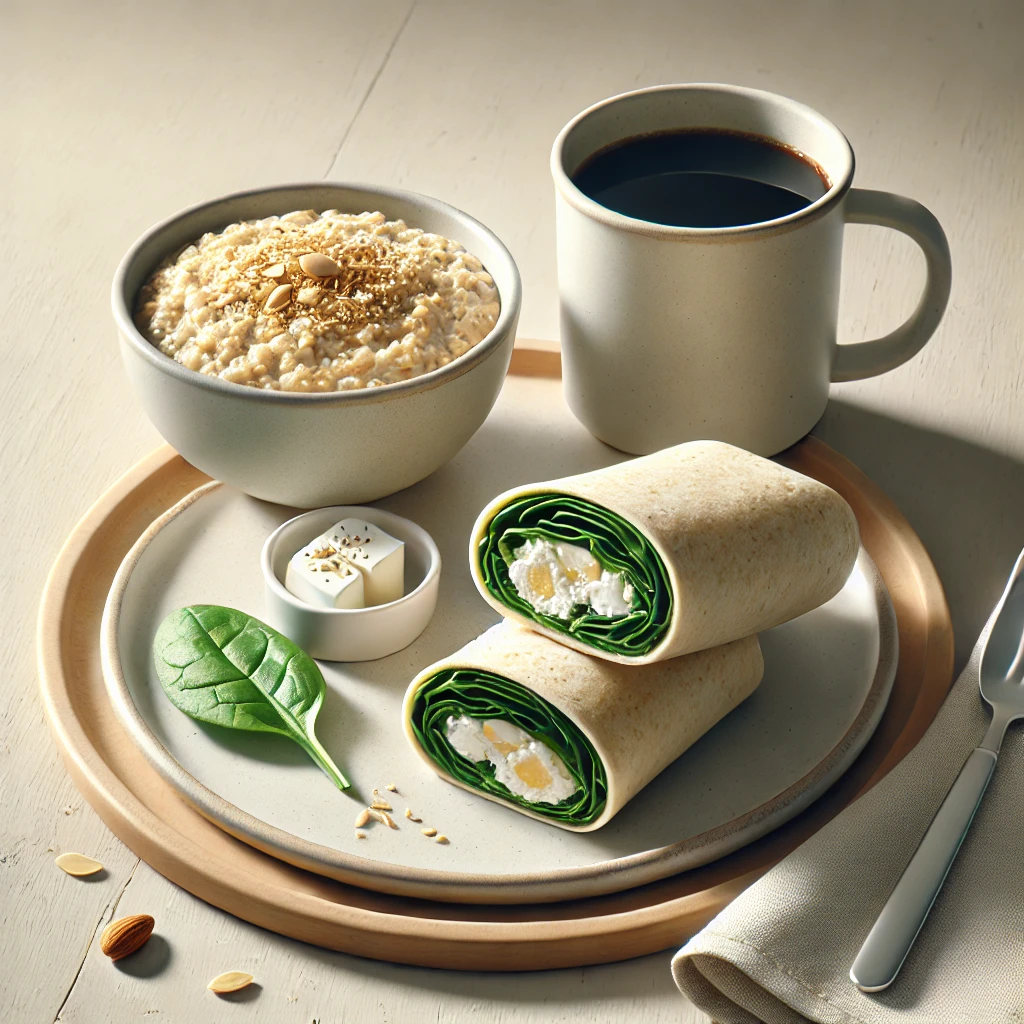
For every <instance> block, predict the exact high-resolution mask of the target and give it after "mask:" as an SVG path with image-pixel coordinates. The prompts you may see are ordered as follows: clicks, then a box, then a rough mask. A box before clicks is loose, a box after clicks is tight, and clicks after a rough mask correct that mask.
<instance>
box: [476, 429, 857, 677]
mask: <svg viewBox="0 0 1024 1024" xmlns="http://www.w3.org/2000/svg"><path fill="white" fill-rule="evenodd" d="M590 523H592V524H593V527H594V529H593V530H592V531H589V532H588V524H590ZM506 536H507V537H508V538H511V543H510V542H509V541H508V540H505V541H504V543H503V538H506ZM532 536H547V537H552V538H553V539H555V540H556V541H557V540H561V541H566V540H568V541H569V543H573V544H576V545H586V544H587V543H588V538H589V541H590V546H591V549H592V550H593V552H594V554H595V556H596V557H597V558H598V560H599V561H600V562H601V563H602V565H603V566H604V567H605V568H608V569H614V570H620V569H621V570H622V571H623V572H624V573H625V574H626V575H627V576H628V578H629V580H630V582H631V584H634V585H635V593H636V597H635V598H634V601H633V608H632V609H631V612H630V614H629V615H628V616H623V617H621V618H620V619H618V620H615V619H607V618H601V617H599V616H594V615H588V614H586V609H578V610H576V611H574V613H573V615H571V616H570V617H569V618H567V619H557V618H555V617H553V616H551V615H545V614H539V613H538V612H537V611H536V610H535V609H534V608H532V607H531V606H530V604H529V603H528V602H527V601H525V600H524V599H523V598H522V596H521V595H520V594H519V593H518V592H517V590H516V588H515V586H514V585H513V584H512V583H511V581H510V580H509V576H508V560H509V553H510V549H511V548H512V546H513V545H514V544H515V543H518V542H520V541H521V539H522V538H524V537H532ZM859 548H860V539H859V533H858V529H857V521H856V518H855V517H854V514H853V511H852V510H851V509H850V507H849V505H847V503H846V502H845V501H844V500H843V498H842V497H840V495H839V494H837V493H836V492H835V491H834V490H832V489H831V488H830V487H827V486H826V485H825V484H822V483H819V482H818V481H816V480H813V479H811V478H810V477H807V476H804V475H803V474H801V473H797V472H795V471H793V470H790V469H786V468H785V467H783V466H779V465H777V464H776V463H774V462H772V461H771V460H769V459H763V458H761V457H760V456H757V455H752V454H751V453H750V452H746V451H743V450H742V449H739V448H734V447H733V446H731V445H727V444H723V443H721V442H718V441H693V442H690V443H688V444H683V445H678V446H676V447H674V448H668V449H665V450H664V451H661V452H657V453H655V454H654V455H648V456H645V457H643V458H638V459H632V460H630V461H627V462H623V463H620V464H618V465H616V466H610V467H608V468H607V469H602V470H597V471H595V472H592V473H584V474H581V475H579V476H573V477H565V478H563V479H560V480H552V481H548V482H545V483H540V484H533V485H529V486H526V487H520V488H515V489H513V490H510V491H507V492H505V493H504V494H502V495H500V496H499V497H497V498H495V499H494V501H492V502H491V503H490V504H489V505H488V506H487V508H485V509H484V511H483V512H482V513H481V514H480V516H479V518H478V519H477V522H476V525H475V526H474V529H473V532H472V536H471V539H470V565H471V568H472V572H473V578H474V580H475V582H476V585H477V589H478V590H479V591H480V593H481V595H482V596H483V597H484V599H485V600H486V601H487V602H488V603H489V604H490V605H491V606H492V607H493V608H495V609H496V610H497V611H498V612H500V614H501V615H503V616H505V617H507V618H509V619H512V620H513V621H515V622H518V623H520V624H521V625H524V626H527V627H528V628H530V629H533V630H536V631H537V632H540V633H542V634H544V635H545V636H548V637H550V638H552V639H554V640H557V641H558V642H559V643H562V644H565V645H567V646H569V647H572V648H574V649H575V650H579V651H585V652H587V653H590V654H593V655H595V656H597V657H600V658H604V659H606V660H609V661H614V662H618V663H620V664H627V665H643V664H650V663H652V662H657V661H662V660H664V659H667V658H673V657H678V656H680V655H683V654H689V653H691V652H693V651H699V650H704V649H706V648H708V647H713V646H716V645H718V644H723V643H728V642H731V641H732V640H736V639H738V638H740V637H744V636H749V635H750V634H752V633H757V632H760V631H761V630H764V629H768V628H770V627H772V626H777V625H779V624H780V623H782V622H786V621H788V620H789V619H793V618H796V617H797V616H798V615H802V614H804V613H805V612H808V611H811V610H812V609H813V608H816V607H818V606H819V605H821V604H823V603H824V602H825V601H828V600H829V599H831V598H832V597H834V596H835V595H836V594H837V593H839V591H840V590H841V589H842V587H843V585H844V583H845V582H846V580H847V578H848V577H849V574H850V572H851V571H852V569H853V566H854V563H855V562H856V558H857V553H858V551H859ZM577 612H579V613H580V614H578V613H577Z"/></svg>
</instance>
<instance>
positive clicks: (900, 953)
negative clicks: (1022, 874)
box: [850, 747, 996, 992]
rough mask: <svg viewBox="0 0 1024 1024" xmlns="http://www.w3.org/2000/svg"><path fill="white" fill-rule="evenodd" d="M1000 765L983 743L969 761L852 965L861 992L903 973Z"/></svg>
mask: <svg viewBox="0 0 1024 1024" xmlns="http://www.w3.org/2000/svg"><path fill="white" fill-rule="evenodd" d="M995 766H996V755H995V754H994V753H993V752H992V751H991V750H984V749H982V748H981V747H978V748H977V749H975V750H973V751H972V752H971V755H970V757H968V758H967V760H966V761H965V762H964V766H963V768H961V769H960V774H959V775H958V776H957V778H956V782H954V783H953V786H952V788H951V789H950V791H949V792H948V793H947V794H946V799H945V800H943V801H942V806H941V807H940V808H939V809H938V811H937V812H936V814H935V817H934V818H933V819H932V823H931V824H930V825H929V826H928V831H927V832H925V834H924V838H923V839H922V840H921V845H920V846H918V848H917V852H916V853H915V854H914V856H913V857H912V858H911V860H910V863H909V864H908V865H907V866H906V869H905V870H904V872H903V874H902V875H901V876H900V880H899V881H898V882H897V883H896V888H894V889H893V891H892V893H891V895H890V896H889V900H888V902H887V903H886V904H885V906H884V907H883V908H882V912H881V914H879V915H878V920H877V921H876V922H875V926H874V927H873V928H872V929H871V931H870V932H869V933H868V937H867V938H866V939H865V940H864V945H863V946H861V948H860V952H859V953H858V954H857V959H856V960H854V962H853V967H852V968H850V980H851V981H852V982H853V983H854V985H856V986H857V988H859V989H860V990H861V991H862V992H879V991H881V990H882V989H884V988H888V987H889V986H890V985H891V984H892V982H893V979H894V978H895V977H896V975H897V974H898V973H899V969H900V968H901V967H902V966H903V961H904V960H905V959H906V956H907V954H908V953H909V952H910V947H911V946H913V944H914V940H915V939H916V938H917V933H918V932H919V931H920V930H921V926H922V925H923V924H924V922H925V918H926V917H927V916H928V911H929V910H931V909H932V904H933V903H934V902H935V897H936V896H938V894H939V890H940V889H941V888H942V883H943V882H944V881H945V880H946V875H947V873H948V872H949V869H950V868H951V867H952V866H953V861H954V859H955V858H956V855H957V851H958V850H959V849H960V844H961V843H962V842H963V841H964V836H966V835H967V830H968V828H970V825H971V821H972V819H973V818H974V813H975V811H977V809H978V805H979V804H980V803H981V798H982V796H983V795H984V793H985V789H986V787H987V786H988V782H989V779H990V778H992V771H993V769H994V768H995Z"/></svg>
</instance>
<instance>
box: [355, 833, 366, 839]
mask: <svg viewBox="0 0 1024 1024" xmlns="http://www.w3.org/2000/svg"><path fill="white" fill-rule="evenodd" d="M365 838H366V833H365V832H357V833H356V839H365Z"/></svg>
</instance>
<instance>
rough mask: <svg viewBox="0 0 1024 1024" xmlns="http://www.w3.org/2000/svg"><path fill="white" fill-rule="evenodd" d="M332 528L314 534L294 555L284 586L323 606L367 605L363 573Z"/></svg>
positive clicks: (297, 595) (298, 595)
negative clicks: (338, 542)
mask: <svg viewBox="0 0 1024 1024" xmlns="http://www.w3.org/2000/svg"><path fill="white" fill-rule="evenodd" d="M331 532H332V531H328V532H327V533H323V534H321V535H320V536H319V537H315V538H314V539H313V540H311V541H310V542H309V543H308V544H304V545H303V546H302V547H301V548H299V550H298V551H296V552H295V554H294V555H292V557H291V560H290V561H289V562H288V569H287V571H286V572H285V578H284V586H285V589H286V590H287V591H288V593H289V594H291V595H292V596H293V597H297V598H298V599H299V600H300V601H305V603H306V604H312V605H319V606H321V607H324V608H365V607H366V600H365V591H364V587H363V576H362V573H359V572H356V570H355V569H353V568H352V566H351V564H350V563H349V561H348V559H346V558H345V557H344V556H343V555H342V553H341V551H340V550H339V548H338V546H337V545H336V544H334V542H333V541H332V540H331V536H330V534H331Z"/></svg>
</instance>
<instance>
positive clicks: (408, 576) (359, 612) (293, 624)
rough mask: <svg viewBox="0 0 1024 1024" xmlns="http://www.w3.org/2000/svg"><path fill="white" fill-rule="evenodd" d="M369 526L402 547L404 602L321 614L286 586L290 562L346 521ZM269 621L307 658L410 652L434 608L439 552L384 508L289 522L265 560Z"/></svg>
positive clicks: (346, 509) (337, 510) (327, 511)
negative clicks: (327, 532)
mask: <svg viewBox="0 0 1024 1024" xmlns="http://www.w3.org/2000/svg"><path fill="white" fill-rule="evenodd" d="M350 517H351V518H355V519H365V520H366V522H368V523H373V525H374V526H379V527H380V528H381V529H382V530H384V532H385V533H389V534H391V536H392V537H394V538H395V539H396V540H400V541H402V542H403V543H404V544H405V596H404V597H400V598H399V599H398V600H397V601H391V602H389V603H388V604H378V605H374V606H373V607H370V608H318V607H316V606H315V605H311V604H306V602H305V601H300V600H299V599H298V598H297V597H295V596H293V595H292V594H291V593H289V592H288V591H287V590H286V589H285V586H284V578H285V573H286V571H287V569H288V562H289V560H290V559H291V557H292V555H294V554H295V552H296V551H298V550H299V549H300V548H301V547H303V545H305V544H308V543H309V542H310V541H311V540H312V539H313V538H314V537H318V536H319V535H320V534H321V533H323V532H324V531H326V530H329V529H330V528H331V527H332V526H333V525H334V524H335V523H337V522H339V521H340V520H342V519H348V518H350ZM260 564H261V566H262V568H263V580H264V593H265V595H266V609H265V611H266V616H267V621H268V622H269V624H270V625H271V626H273V627H274V628H275V629H277V630H280V631H281V632H282V633H284V635H285V636H286V637H288V638H289V639H290V640H294V641H295V643H297V644H298V645H299V646H300V647H301V648H302V649H303V650H304V651H306V653H307V654H311V655H312V656H313V657H314V658H321V659H322V660H324V661H373V660H375V659H376V658H386V657H387V656H388V655H389V654H394V653H395V651H400V650H401V649H402V648H403V647H408V646H409V644H411V643H412V642H413V640H415V639H416V637H418V636H419V635H420V633H422V632H423V630H424V629H426V628H427V623H428V622H429V621H430V617H431V616H432V615H433V614H434V608H435V607H436V606H437V588H438V584H439V583H440V580H441V553H440V552H439V551H438V550H437V545H436V544H435V543H434V541H433V539H432V538H431V536H430V534H429V533H427V531H426V530H424V529H423V528H422V527H421V526H417V525H416V524H415V523H413V522H410V520H408V519H403V518H402V517H401V516H396V515H395V514H394V513H393V512H385V511H384V510H383V509H379V508H362V507H360V506H352V505H335V506H333V507H331V508H318V509H315V510H314V511H312V512H305V513H303V514H302V515H301V516H296V517H295V518H294V519H289V520H288V522H287V523H283V524H282V525H281V526H279V527H278V528H277V529H276V530H275V531H274V532H273V533H272V534H271V535H270V536H269V537H268V538H267V541H266V543H265V544H264V545H263V552H262V554H261V556H260Z"/></svg>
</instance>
